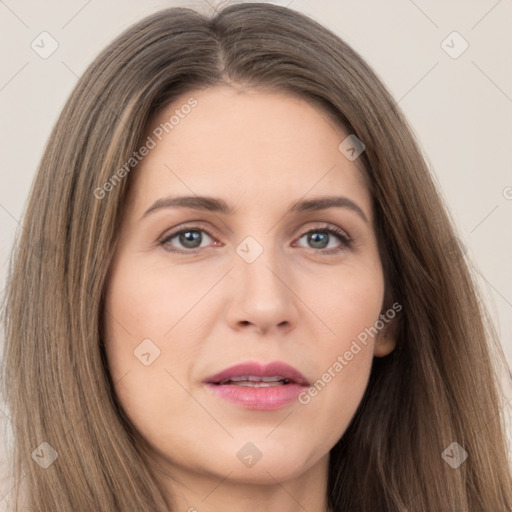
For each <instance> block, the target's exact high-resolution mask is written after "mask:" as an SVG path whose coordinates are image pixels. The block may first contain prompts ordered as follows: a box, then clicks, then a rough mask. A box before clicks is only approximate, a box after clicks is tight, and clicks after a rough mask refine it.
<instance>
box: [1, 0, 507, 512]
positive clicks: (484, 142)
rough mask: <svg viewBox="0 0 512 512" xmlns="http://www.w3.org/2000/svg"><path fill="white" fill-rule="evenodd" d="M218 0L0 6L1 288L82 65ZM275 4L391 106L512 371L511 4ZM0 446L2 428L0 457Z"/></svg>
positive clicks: (30, 1) (25, 1) (406, 0)
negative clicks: (409, 133)
mask: <svg viewBox="0 0 512 512" xmlns="http://www.w3.org/2000/svg"><path fill="white" fill-rule="evenodd" d="M225 3H226V2H214V1H213V0H209V3H207V2H206V1H202V2H200V1H189V2H186V1H179V2H178V1H148V2H140V1H135V0H125V1H121V0H111V1H108V2H106V1H103V2H102V1H99V0H89V1H86V0H72V1H66V2H64V1H63V0H61V1H57V0H51V1H45V2H37V1H36V0H18V1H16V0H5V1H2V0H0V40H1V46H0V51H1V55H2V66H1V67H0V111H1V116H2V117H1V118H2V123H1V130H2V132H1V140H2V144H1V148H0V165H1V171H0V226H1V232H0V293H1V291H2V289H3V288H4V285H5V275H6V269H7V260H8V255H9V251H10V249H11V245H12V241H13V237H14V234H15V231H16V229H18V227H19V223H20V220H21V218H22V215H23V212H24V209H25V206H26V200H27V197H28V192H29V189H30V186H31V182H32V179H33V177H34V174H35V170H36V167H37V165H38V162H39V160H40V157H41V154H42V151H43V147H44V144H45V142H46V139H47V137H48V135H49V132H50V130H51V128H52V126H53V124H54V123H55V121H56V120H57V117H58V114H59V112H60V110H61V108H62V107H63V105H64V102H65V100H66V98H67V96H68V95H69V93H70V92H71V90H72V88H73V87H74V86H75V84H76V82H77V78H78V77H79V76H80V75H81V74H82V73H83V71H84V70H85V68H86V66H87V65H88V64H89V63H90V62H91V61H92V60H93V58H94V57H95V56H96V54H97V53H98V52H99V51H100V50H101V49H103V48H104V47H105V46H106V45H107V44H108V43H109V42H110V41H111V40H112V39H113V38H114V37H115V36H116V35H118V34H119V33H120V32H121V31H122V30H124V29H125V28H127V27H128V26H130V25H131V24H132V23H134V22H136V21H138V20H139V19H141V18H142V17H144V16H146V15H148V14H150V13H152V12H154V11H156V10H158V9H160V8H165V7H171V6H177V5H179V6H190V7H194V8H198V9H200V10H202V11H203V12H205V13H208V12H213V7H214V6H219V5H223V4H225ZM272 3H277V4H279V5H288V6H289V7H291V8H293V9H296V10H299V11H302V12H304V13H306V14H308V15H309V16H311V17H312V18H314V19H315V20H317V21H319V22H320V23H322V24H324V25H325V26H327V27H328V28H330V29H332V30H333V31H334V32H336V33H337V34H338V35H340V36H341V37H342V38H343V39H345V41H347V42H348V43H349V44H350V45H352V46H353V47H354V48H355V49H356V50H357V51H358V52H360V53H361V55H362V56H363V57H364V58H365V59H366V60H367V61H368V63H369V64H370V65H371V66H372V67H373V68H374V70H375V71H376V72H377V74H378V75H379V76H380V77H381V78H382V79H383V81H384V82H385V84H386V85H387V86H388V88H389V89H390V91H391V93H392V94H393V95H394V97H395V99H396V100H397V101H398V102H399V105H400V107H401V108H402V109H403V111H404V112H405V114H406V116H407V118H408V119H409V121H410V123H411V125H412V127H413V129H414V131H415V133H416V134H417V136H418V138H419V141H420V143H421V145H422V147H423V150H424V152H425V155H426V157H427V159H428V161H429V163H430V166H431V168H432V172H433V173H434V175H435V176H436V180H437V182H438V184H439V186H440V189H441V192H442V194H443V196H444V198H445V200H446V202H447V204H448V206H449V209H450V212H451V214H452V217H453V220H454V222H455V224H456V227H457V229H458V232H459V235H458V236H459V238H460V241H461V242H462V243H463V244H464V246H465V247H466V248H467V253H466V256H467V257H468V258H469V259H470V260H471V261H472V262H473V263H474V265H475V267H476V269H477V271H476V276H477V279H478V282H479V284H480V286H481V288H482V291H483V292H484V296H485V299H486V302H487V305H488V307H489V308H490V312H491V315H492V316H493V318H494V320H495V322H496V325H497V328H498V331H499V333H500V336H501V341H502V346H503V350H504V353H505V355H506V358H507V360H508V362H509V365H510V364H511V363H512V314H511V313H512V264H511V260H512V259H511V254H512V170H511V169H512V151H511V146H512V144H511V142H512V122H511V121H512V51H511V50H512V31H511V30H510V27H512V2H510V1H509V0H499V1H496V0H489V1H488V0H478V1H476V0H474V1H467V0H458V1H451V2H446V1H441V0H437V1H431V2H427V1H426V0H414V1H413V0H390V1H387V2H379V1H377V0H375V1H360V0H357V1H356V0H343V1H334V0H332V1H329V0H321V1H318V0H317V1H303V0H292V1H290V0H286V1H277V2H272ZM44 31H46V32H48V33H49V34H50V35H51V37H52V38H53V39H55V40H56V41H57V43H58V48H57V50H56V51H55V52H54V53H53V54H52V55H50V56H49V57H48V58H46V59H43V58H41V56H40V55H39V54H38V53H36V51H34V50H33V49H32V47H31V44H32V42H33V41H35V43H34V45H36V44H38V45H39V47H40V48H41V47H42V46H43V45H44V48H46V49H48V48H49V47H50V46H49V45H50V39H48V36H40V34H41V33H42V32H44ZM453 31H457V32H458V33H459V34H460V35H461V36H462V38H463V39H464V40H465V41H467V43H468V44H469V47H468V48H467V50H466V51H465V52H464V53H462V54H461V55H460V56H458V58H452V56H450V55H449V54H448V53H447V52H446V51H445V50H447V51H449V52H451V53H452V55H455V54H456V53H457V52H458V51H460V50H461V49H462V48H463V46H462V43H463V42H462V41H461V40H460V39H457V37H458V36H450V37H448V36H449V35H450V34H452V32H453ZM42 37H46V39H44V41H43V42H41V38H42ZM447 37H448V39H447ZM443 41H445V43H443ZM450 46H451V47H452V48H449V47H450ZM42 50H43V48H41V50H40V51H42ZM49 293H50V291H49ZM510 398H512V394H511V395H507V397H506V400H505V401H504V407H505V410H509V409H510V408H511V403H508V400H509V399H510ZM1 411H2V409H0V422H3V425H4V426H5V427H8V426H9V420H8V411H6V410H5V409H3V411H4V412H3V413H2V412H1ZM4 441H5V440H4V437H3V436H2V430H0V450H2V448H1V447H2V446H4ZM34 448H35V447H34ZM2 451H3V450H2ZM0 459H3V457H2V453H1V452H0ZM0 466H1V464H0ZM0 469H1V468H0ZM3 471H4V473H6V474H7V471H8V470H7V469H6V468H4V470H3ZM0 472H1V471H0ZM1 480H2V478H1V475H0V481H1ZM3 485H4V487H3V488H2V487H0V510H3V509H2V507H3V506H5V505H4V504H5V500H2V498H3V496H4V495H5V493H6V492H7V491H8V489H9V482H8V479H7V477H5V481H4V483H3ZM4 489H5V490H4Z"/></svg>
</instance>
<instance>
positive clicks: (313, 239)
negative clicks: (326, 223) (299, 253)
mask: <svg viewBox="0 0 512 512" xmlns="http://www.w3.org/2000/svg"><path fill="white" fill-rule="evenodd" d="M304 237H307V238H306V240H307V242H308V243H310V244H312V248H313V249H320V250H326V249H335V250H334V251H332V250H329V251H327V252H337V250H338V251H339V250H342V249H343V247H349V246H350V239H349V238H348V236H346V235H345V234H344V233H343V232H342V231H338V230H337V229H332V228H322V229H320V228H316V229H312V230H310V231H308V232H307V233H304V234H303V235H302V236H301V237H300V240H302V239H303V238H304ZM333 237H335V238H337V240H338V242H341V248H340V245H338V249H337V250H336V247H337V246H336V245H334V246H330V247H329V242H330V240H332V238H333ZM329 238H330V240H329ZM325 244H327V245H325Z"/></svg>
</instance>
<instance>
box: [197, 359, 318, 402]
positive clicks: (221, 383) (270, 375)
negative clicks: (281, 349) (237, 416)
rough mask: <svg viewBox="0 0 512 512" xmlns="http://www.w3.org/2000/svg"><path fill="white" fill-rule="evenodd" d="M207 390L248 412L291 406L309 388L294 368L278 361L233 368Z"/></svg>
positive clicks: (211, 381) (219, 375)
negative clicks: (250, 410)
mask: <svg viewBox="0 0 512 512" xmlns="http://www.w3.org/2000/svg"><path fill="white" fill-rule="evenodd" d="M203 382H204V383H205V384H206V386H207V389H209V390H210V391H211V392H212V393H213V394H215V395H217V396H220V397H221V398H223V399H225V400H227V401H228V402H231V403H234V404H235V405H237V406H238V407H242V408H244V409H256V410H273V409H279V408H282V407H284V406H286V405H289V404H290V403H292V402H293V401H294V400H296V398H297V395H298V394H299V393H300V392H301V391H303V390H304V388H305V387H306V386H308V385H309V384H308V382H307V380H306V379H305V377H304V376H303V375H302V374H301V373H300V372H299V371H298V370H297V369H295V368H293V367H292V366H290V365H288V364H286V363H283V362H280V361H275V362H272V363H269V364H266V365H260V364H259V363H255V362H247V363H243V364H240V365H236V366H232V367H230V368H227V369H225V370H223V371H222V372H220V373H217V374H215V375H213V376H211V377H208V378H207V379H205V380H204V381H203Z"/></svg>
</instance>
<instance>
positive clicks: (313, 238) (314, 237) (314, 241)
mask: <svg viewBox="0 0 512 512" xmlns="http://www.w3.org/2000/svg"><path fill="white" fill-rule="evenodd" d="M318 235H320V236H318ZM322 237H323V240H321V238H322ZM309 241H310V242H311V243H312V244H313V246H314V247H315V248H320V249H322V248H324V244H326V243H327V233H322V232H320V231H319V232H314V233H310V234H309ZM315 244H316V245H315ZM318 244H320V246H318Z"/></svg>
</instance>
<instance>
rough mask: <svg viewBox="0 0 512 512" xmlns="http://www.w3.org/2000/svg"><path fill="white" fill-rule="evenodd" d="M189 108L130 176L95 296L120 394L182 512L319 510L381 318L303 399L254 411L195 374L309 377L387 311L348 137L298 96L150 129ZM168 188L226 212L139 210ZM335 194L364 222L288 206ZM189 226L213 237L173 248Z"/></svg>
mask: <svg viewBox="0 0 512 512" xmlns="http://www.w3.org/2000/svg"><path fill="white" fill-rule="evenodd" d="M190 97H194V98H195V99H196V100H197V102H198V104H197V106H196V107H195V108H194V109H192V110H191V112H190V113H189V114H188V115H187V116H185V117H184V118H183V119H180V122H179V124H178V125H176V126H175V127H174V129H173V130H172V131H171V132H170V133H169V134H168V135H166V136H165V137H164V138H163V140H162V141H161V142H159V143H158V144H157V146H156V147H155V148H154V149H152V150H151V151H150V152H149V154H148V155H147V156H146V157H145V158H144V159H143V160H142V162H141V163H140V164H139V166H138V167H137V168H136V169H135V170H134V171H132V175H131V176H130V179H131V180H133V181H132V183H131V189H130V195H129V200H128V202H127V207H126V209H125V212H124V217H123V223H122V226H121V231H120V237H119V243H118V245H117V248H116V252H115V255H114V259H113V261H112V265H111V267H110V271H109V277H108V281H107V288H106V311H107V312H108V314H106V316H105V322H106V332H105V342H106V349H107V358H108V362H109V368H110V371H111V373H112V376H113V379H114V382H115V383H116V393H117V396H118V398H119V401H120V403H121V405H122V407H123V408H124V410H125V412H126V413H127V415H128V417H129V418H130V420H131V421H132V422H133V424H134V425H135V427H136V428H137V430H138V432H140V434H141V435H142V436H143V438H144V439H145V440H146V441H147V443H149V446H150V447H151V458H152V459H153V460H154V461H157V462H158V464H159V465H160V468H161V470H160V471H159V472H158V476H159V478H160V479H161V480H162V482H163V483H164V485H165V486H166V488H167V489H168V492H169V494H170V495H171V496H173V497H174V500H175V503H176V506H177V508H176V510H183V511H187V510H189V511H190V512H192V511H193V510H197V511H199V512H213V511H218V510H223V511H224V512H230V511H233V512H234V511H236V512H241V511H251V512H260V511H261V512H263V511H265V512H273V511H280V512H292V511H293V512H295V511H296V510H297V507H298V504H300V506H301V507H303V508H304V509H305V510H308V511H310V512H325V511H326V510H328V508H327V499H326V489H327V470H328V457H329V450H330V449H331V448H332V447H333V446H334V445H335V444H336V442H337V441H338V440H339V439H340V437H341V436H342V435H343V433H344V432H345V430H346V428H347V426H348V424H349V422H350V420H351V419H352V417H353V416H354V414H355V412H356V409H357V407H358V405H359V403H360V401H361V399H362V396H363V393H364V391H365V389H366V386H367V384H368V379H369V375H370V370H371V364H372V361H373V357H374V356H385V355H387V354H389V353H390V352H391V351H392V350H393V349H394V347H395V340H394V337H393V336H392V334H390V326H392V325H393V322H390V323H389V324H387V325H386V329H384V330H382V331H380V333H379V335H377V336H376V337H375V338H370V339H369V342H368V344H367V345H366V346H364V345H361V347H362V350H361V351H360V352H358V353H357V355H355V356H354V358H353V359H352V360H351V361H350V362H348V364H347V365H346V366H344V368H343V370H342V371H340V372H339V373H337V374H336V376H335V377H334V378H332V380H331V382H329V383H328V384H327V385H326V386H325V388H324V389H323V390H322V391H321V392H319V393H318V394H317V396H315V397H313V398H311V400H310V402H309V403H308V404H306V405H304V404H301V403H299V402H298V401H294V402H293V403H292V404H290V405H287V406H285V407H283V408H281V409H278V410H273V411H256V410H248V409H244V408H241V407H238V406H236V405H234V404H232V403H229V402H226V401H225V400H223V399H222V398H220V397H218V396H215V395H213V394H211V393H210V392H209V390H207V389H206V387H205V385H204V384H203V383H202V381H203V379H205V378H206V377H208V376H210V375H212V374H214V373H217V372H219V371H221V370H223V369H225V368H227V367H228V366H231V365H234V364H238V363H240V362H243V361H248V360H252V361H258V362H260V363H265V362H269V361H274V360H280V361H284V362H286V363H288V364H290V365H291V366H294V367H295V368H297V369H298V370H299V371H300V372H302V373H303V375H304V376H305V377H306V378H307V379H308V381H309V382H310V383H313V382H315V381H316V380H317V379H319V378H321V376H322V374H324V373H325V372H326V371H327V370H328V368H330V367H332V366H333V364H334V362H335V361H336V360H337V357H338V356H339V355H343V354H344V353H345V352H346V351H347V350H348V349H349V348H350V346H351V343H352V341H353V340H355V339H356V338H357V336H358V334H360V333H361V332H362V331H364V329H365V328H368V327H370V326H373V325H374V324H375V322H376V321H377V320H378V318H379V315H380V314H381V313H383V312H384V311H385V307H384V304H383V299H384V275H383V270H382V265H381V261H380V257H379V252H378V248H377V242H376V236H375V232H374V228H373V212H372V207H371V197H370V194H369V192H368V189H367V187H366V185H365V181H364V178H363V175H362V173H361V171H360V169H359V167H358V163H357V160H356V161H354V162H351V161H349V160H348V159H347V158H346V157H345V156H344V155H343V154H342V153H341V152H340V151H339V150H338V146H339V144H340V143H341V141H343V140H344V139H345V137H346V136H347V135H348V134H347V133H346V132H344V131H343V130H342V129H341V128H340V127H339V126H337V125H335V124H334V123H333V121H332V120H331V119H329V117H328V116H327V115H326V114H325V113H324V112H323V111H322V110H320V109H319V108H318V107H316V106H313V105H311V104H309V103H307V102H305V101H304V100H303V99H299V98H297V97H293V96H288V95H284V94H277V93H268V92H262V91H257V90H245V89H244V90H243V89H236V88H234V87H228V86H222V87H214V88H209V89H205V90H197V91H193V92H191V93H187V94H185V95H183V96H181V97H180V98H177V99H176V101H175V102H174V103H173V104H172V105H170V106H169V107H168V108H166V109H165V110H164V111H163V112H161V113H160V114H159V115H157V116H156V117H154V119H152V120H151V122H150V124H149V128H148V132H147V133H146V136H148V135H151V132H152V130H153V129H154V127H156V126H158V125H159V124H160V123H161V122H165V121H166V120H168V119H169V118H170V116H171V115H172V114H173V113H174V111H175V110H176V108H180V106H181V105H184V104H185V103H186V102H187V100H188V99H189V98H190ZM171 194H172V195H199V196H203V195H204V196H213V197H216V198H220V199H223V200H224V201H226V202H227V203H228V204H229V205H230V206H232V207H233V208H234V209H236V212H235V213H233V214H231V215H229V214H224V213H219V212H211V211H200V210H193V209H189V208H165V207H164V208H159V209H155V210H154V211H152V212H151V213H148V214H147V215H146V216H143V214H144V212H145V211H146V210H147V209H148V208H149V207H150V206H151V205H152V204H153V203H154V202H155V201H156V200H158V199H161V198H163V197H166V196H169V195H171ZM333 194H336V195H343V196H346V197H348V198H349V199H351V200H352V201H353V202H354V203H356V204H357V205H358V206H359V207H360V209H361V210H362V211H363V212H364V215H365V216H366V217H367V220H368V222H365V221H364V220H363V219H362V218H361V217H360V216H359V215H358V214H357V213H356V212H355V211H353V210H352V209H350V208H346V207H341V208H340V207H332V208H329V209H326V210H320V211H312V212H303V213H288V208H289V205H291V203H292V202H294V201H297V200H299V199H312V198H313V197H318V196H322V195H333ZM105 200H108V199H105ZM141 217H142V218H141ZM196 224H200V226H199V227H200V228H202V227H204V228H206V229H208V230H209V231H210V232H211V233H212V236H209V235H208V234H206V233H205V232H202V231H201V232H200V235H199V236H201V235H202V239H201V243H200V247H199V248H196V249H194V248H193V247H195V246H194V244H193V243H191V242H189V243H188V245H187V240H183V237H182V238H181V240H180V237H179V236H176V235H174V236H173V237H171V239H169V235H171V234H172V232H173V231H174V232H176V231H178V230H179V229H182V228H183V227H191V226H195V225H196ZM325 227H338V228H340V229H341V230H342V231H343V233H345V234H347V235H348V236H349V237H350V238H351V239H352V245H351V246H350V247H346V246H345V245H344V243H343V242H341V241H340V240H338V239H337V238H336V236H335V235H328V238H327V239H321V241H322V240H325V243H324V245H323V246H322V245H318V243H317V245H315V243H314V242H312V241H311V240H309V241H308V236H307V233H308V231H310V230H315V231H314V232H315V233H317V232H318V231H320V233H323V231H322V229H325ZM194 229H197V227H194ZM248 236H251V237H253V238H254V239H255V240H256V241H257V242H258V243H259V245H260V246H261V248H262V249H263V252H262V253H261V255H260V256H259V257H258V258H257V259H256V260H255V261H254V262H252V263H248V262H247V261H245V260H244V259H243V258H242V257H240V256H239V254H238V253H237V252H236V249H237V247H238V246H239V244H241V242H242V241H244V239H245V238H246V237H248ZM317 236H321V235H318V234H317ZM165 238H167V242H165V243H164V244H161V243H160V242H161V241H162V240H163V239H165ZM197 245H199V242H198V244H197ZM173 247H174V248H175V249H177V250H180V249H181V251H183V253H179V252H176V253H173V252H171V251H170V250H169V248H173ZM324 248H326V249H327V250H329V249H334V250H336V249H341V250H340V251H339V252H337V253H333V254H325V249H324ZM250 250H251V251H252V250H253V249H250ZM185 251H189V252H188V253H186V252H185ZM144 339H150V340H152V343H154V344H155V345H156V346H157V347H158V349H159V350H160V355H159V357H157V358H156V359H155V360H154V361H153V362H152V363H151V364H150V365H148V366H146V365H144V364H142V363H141V362H140V360H139V359H137V357H136V356H135V355H134V350H135V349H136V348H137V346H138V345H139V344H140V343H141V342H142V340H144ZM248 442H251V443H253V444H254V445H255V446H256V447H257V448H258V450H259V451H260V452H261V454H262V457H261V459H260V460H259V461H258V462H257V463H256V464H255V465H253V466H252V467H247V466H245V465H244V464H242V463H241V461H240V460H239V458H238V457H237V456H236V454H237V452H238V451H239V450H240V449H241V448H242V447H243V446H244V445H245V444H246V443H248ZM164 473H167V475H172V477H171V476H166V475H165V474H164Z"/></svg>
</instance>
